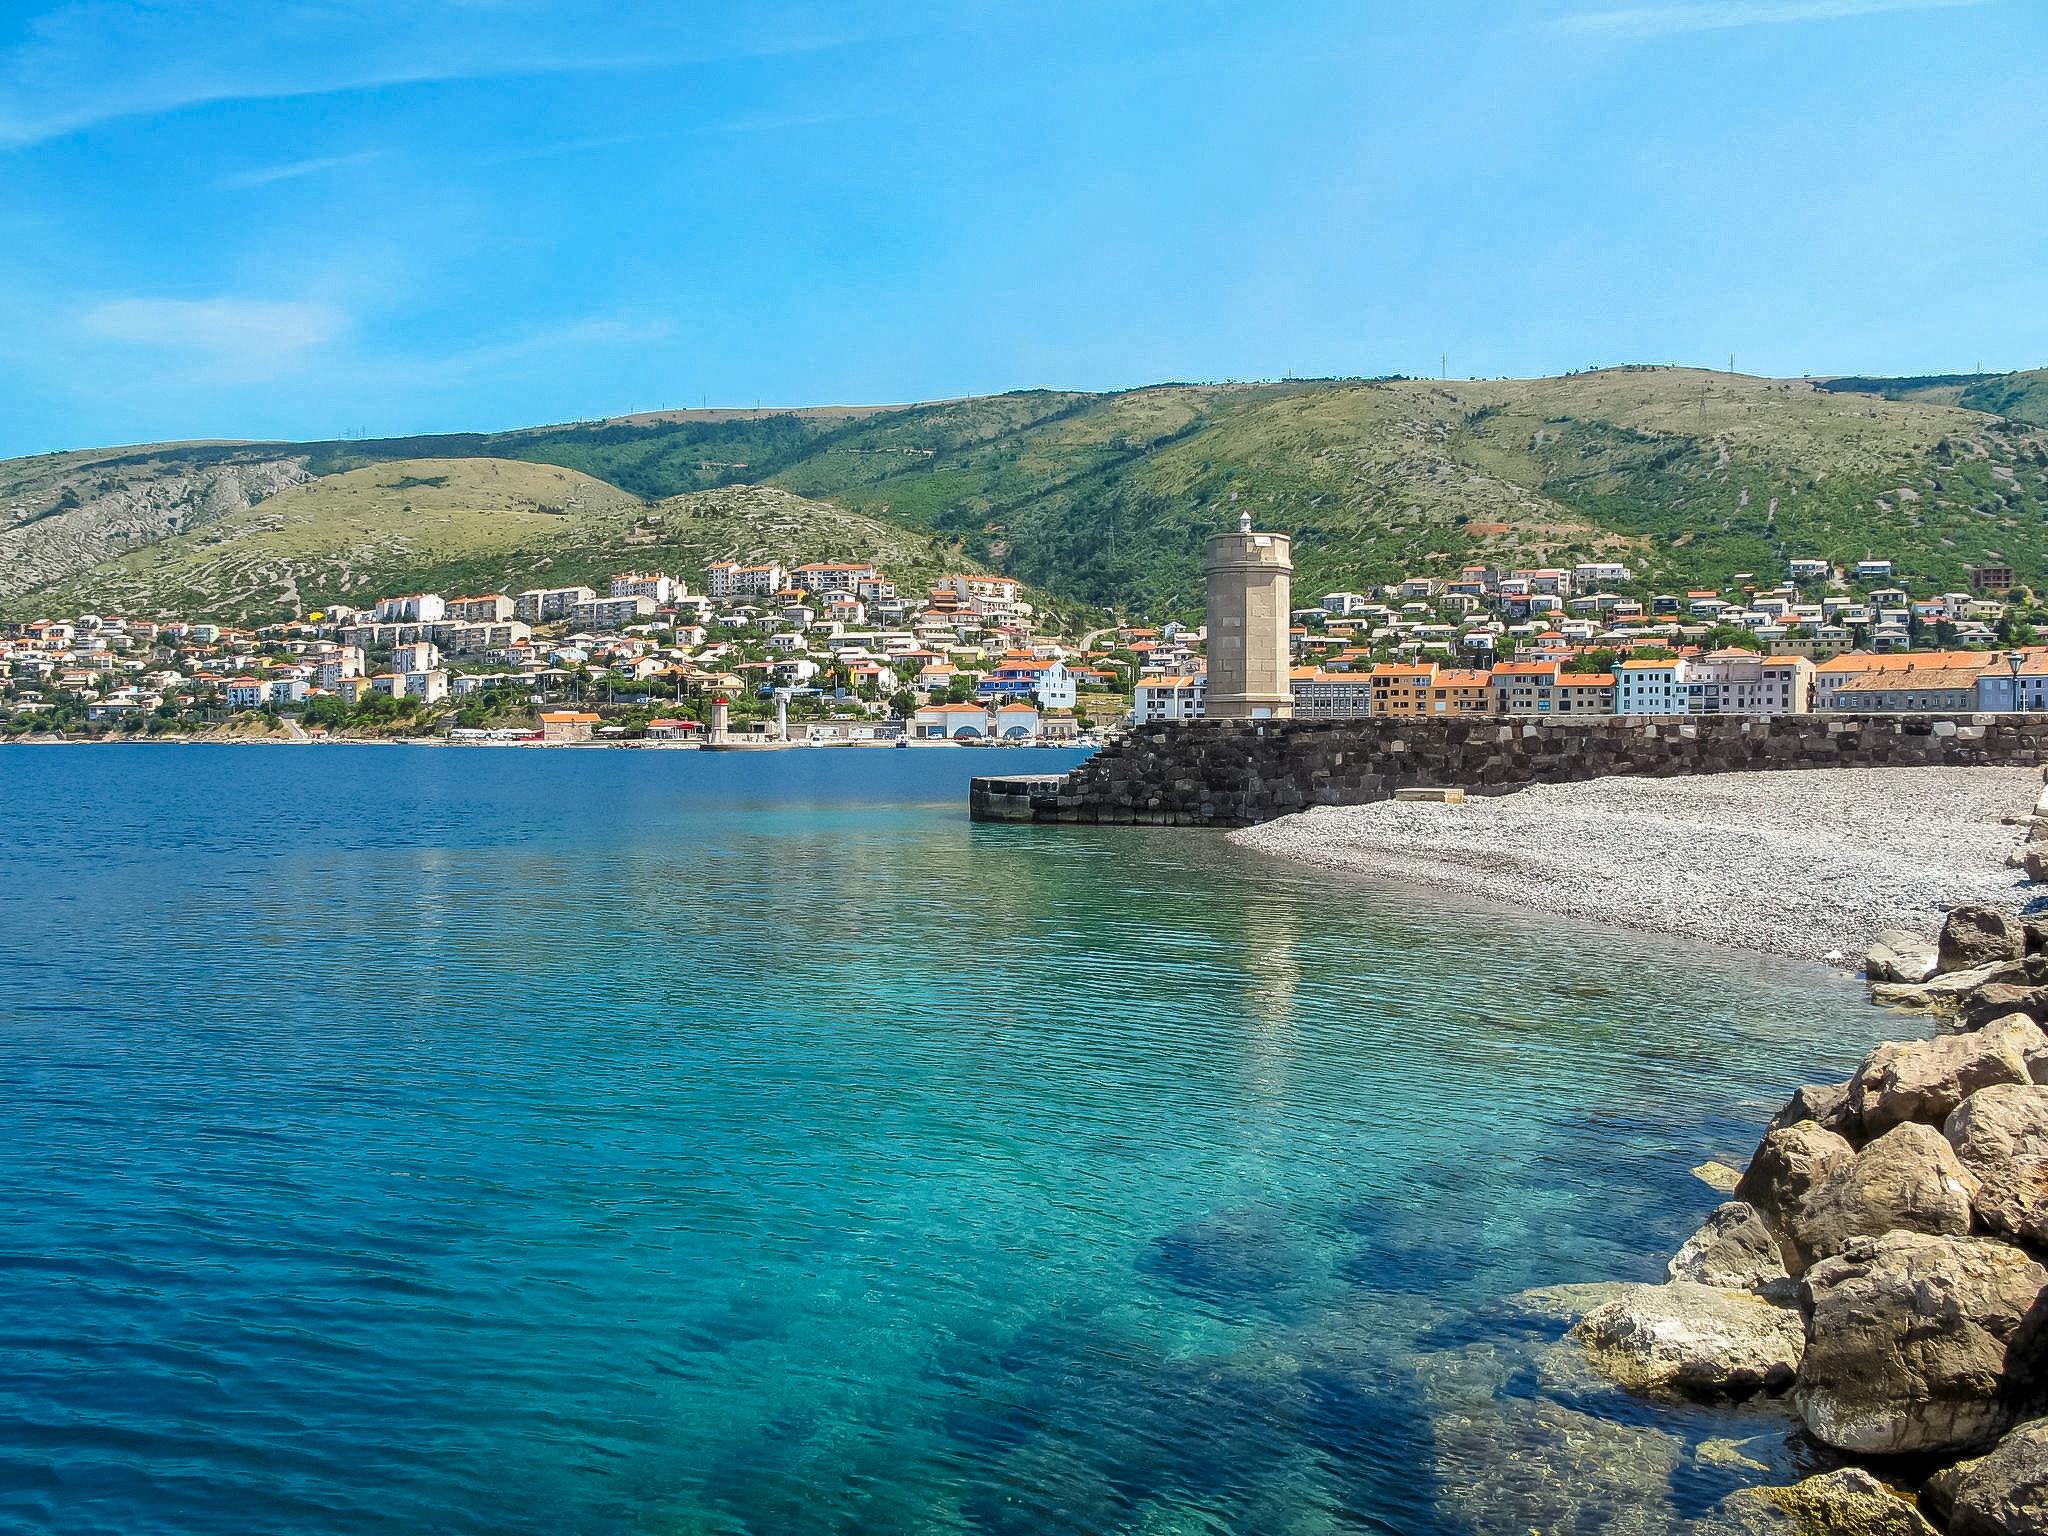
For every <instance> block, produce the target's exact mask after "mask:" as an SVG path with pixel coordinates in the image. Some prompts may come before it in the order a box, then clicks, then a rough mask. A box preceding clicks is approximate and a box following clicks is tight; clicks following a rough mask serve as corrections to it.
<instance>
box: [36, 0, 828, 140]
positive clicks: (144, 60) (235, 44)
mask: <svg viewBox="0 0 2048 1536" xmlns="http://www.w3.org/2000/svg"><path fill="white" fill-rule="evenodd" d="M858 40H860V35H859V34H857V33H850V32H843V31H837V30H833V29H830V28H821V27H818V26H816V25H815V24H807V23H806V21H805V19H804V17H803V13H802V12H801V11H798V12H795V13H794V14H792V15H785V16H777V15H775V14H773V13H772V12H771V11H767V10H762V9H756V8H754V7H744V8H738V9H736V10H735V11H734V12H732V13H729V14H728V15H727V16H726V17H724V18H723V19H721V18H720V17H719V16H717V15H715V14H702V13H700V12H699V10H698V8H697V7H683V6H677V7H673V8H669V7H654V8H650V9H649V10H647V11H645V12H643V13H640V14H639V15H637V16H636V15H633V14H630V13H628V14H620V15H614V16H611V17H609V18H608V20H607V25H606V27H604V28H592V27H591V26H590V25H589V22H588V14H587V12H585V11H584V10H583V8H582V7H580V6H575V5H569V6H556V5H524V4H477V3H474V0H472V3H470V4H463V3H461V0H410V3H408V4H407V5H405V6H404V7H396V8H395V7H392V6H390V5H388V4H383V3H378V0H328V3H325V4H321V5H304V6H292V5H285V6H281V5H277V4H275V3H274V0H194V3H191V4H185V5H176V6H172V5H164V4H161V3H158V0H71V3H66V4H59V5H56V6H54V7H53V8H51V9H49V10H47V11H46V12H44V13H43V14H42V15H40V16H37V17H35V18H33V19H32V20H31V21H30V22H29V23H28V24H27V26H26V28H25V29H24V30H23V33H22V36H21V39H20V41H18V42H16V43H14V44H13V45H12V46H10V47H7V48H4V49H0V148H7V147H20V146H22V145H28V144H35V143H39V142H41V141H43V140H45V139H50V138H55V137H57V136H59V135H62V134H66V133H72V132H76V131H78V130H80V129H83V128H89V127H91V126H93V125H95V124H98V123H103V122H107V121H109V120H111V119H114V118H120V117H134V116H148V115H153V114H158V113H163V112H172V111H178V110H180V109H183V108H187V107H196V106H203V105H206V104H209V103H219V102H229V101H257V100H278V99H284V98H289V97H297V96H317V95H327V94H332V93H335V92H343V91H356V90H371V89H377V88H382V87H394V86H408V85H430V84H436V83H442V82H449V81H461V80H487V79H501V78H509V77H514V76H538V75H567V74H597V73H619V72H625V71H638V70H648V69H668V68H680V67H685V66H689V65H694V64H701V63H708V62H712V61H716V60H725V59H736V58H766V57H774V56H778V55H786V54H795V53H804V52H812V51H816V50H819V49H825V48H831V47H837V46H842V45H844V44H847V43H849V42H854V41H858Z"/></svg>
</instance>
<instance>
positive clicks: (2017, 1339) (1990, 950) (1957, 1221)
mask: <svg viewBox="0 0 2048 1536" xmlns="http://www.w3.org/2000/svg"><path fill="white" fill-rule="evenodd" d="M2039 811H2040V815H2041V816H2042V817H2044V818H2048V794H2044V795H2043V797H2042V800H2041V803H2040V807H2039ZM1866 973H1867V975H1868V976H1869V978H1870V980H1871V987H1872V995H1873V997H1874V998H1875V999H1876V1000H1877V1001H1880V1002H1884V1003H1888V1004H1890V1005H1893V1006H1898V1007H1910V1008H1917V1009H1922V1010H1925V1011H1927V1012H1928V1013H1930V1014H1931V1015H1932V1016H1933V1018H1934V1021H1935V1024H1936V1032H1935V1033H1934V1034H1933V1036H1932V1037H1931V1038H1918V1039H1910V1040H1899V1041H1892V1042H1888V1043H1886V1044H1883V1045H1879V1046H1878V1047H1876V1048H1875V1049H1874V1050H1872V1051H1871V1052H1870V1053H1869V1054H1868V1055H1867V1056H1866V1057H1865V1058H1864V1059H1863V1061H1862V1063H1861V1064H1860V1065H1859V1066H1858V1067H1857V1069H1856V1071H1855V1072H1854V1074H1853V1075H1851V1076H1850V1077H1849V1079H1848V1080H1847V1081H1845V1082H1840V1083H1824V1084H1809V1085H1808V1086H1806V1087H1802V1088H1800V1089H1798V1090H1797V1091H1796V1092H1795V1093H1794V1094H1793V1095H1792V1097H1791V1098H1790V1099H1789V1100H1788V1101H1787V1102H1786V1104H1785V1105H1784V1107H1783V1108H1782V1109H1781V1110H1779V1112H1778V1113H1777V1115H1776V1116H1775V1117H1774V1118H1773V1119H1772V1120H1771V1122H1770V1124H1769V1126H1768V1128H1767V1129H1766V1131H1765V1134H1764V1137H1763V1140H1762V1142H1761V1143H1760V1144H1759V1145H1758V1147H1757V1149H1756V1152H1755V1154H1754V1155H1753V1156H1752V1157H1751V1159H1750V1162H1749V1166H1748V1168H1747V1170H1746V1171H1744V1172H1742V1173H1741V1174H1739V1175H1738V1174H1736V1173H1735V1171H1734V1170H1732V1169H1722V1168H1719V1167H1718V1166H1717V1165H1711V1164H1710V1165H1706V1166H1705V1167H1703V1168H1702V1169H1701V1173H1702V1176H1703V1177H1708V1178H1709V1181H1710V1182H1715V1183H1717V1185H1718V1187H1721V1188H1722V1189H1724V1190H1725V1191H1726V1193H1727V1195H1728V1199H1727V1200H1726V1201H1725V1202H1724V1203H1723V1204H1721V1205H1720V1206H1718V1207H1717V1208H1716V1209H1715V1210H1714V1211H1713V1213H1712V1214H1711V1215H1710V1216H1708V1218H1707V1220H1706V1221H1705V1223H1704V1224H1703V1225H1702V1226H1701V1227H1700V1229H1699V1230H1698V1231H1697V1232H1696V1233H1694V1234H1693V1236H1692V1237H1691V1238H1689V1239H1687V1241H1686V1242H1685V1243H1684V1244H1683V1245H1682V1246H1681V1247H1680V1248H1679V1250H1678V1252H1677V1253H1676V1254H1675V1255H1674V1256H1673V1257H1672V1258H1671V1261H1670V1263H1669V1265H1668V1267H1667V1276H1668V1278H1667V1279H1666V1281H1665V1282H1664V1283H1662V1284H1657V1285H1618V1286H1588V1287H1566V1288H1561V1290H1560V1291H1559V1292H1553V1293H1550V1294H1552V1295H1554V1296H1555V1295H1564V1296H1565V1300H1566V1310H1568V1311H1570V1312H1572V1313H1573V1314H1574V1315H1576V1316H1577V1321H1576V1322H1575V1323H1574V1325H1573V1327H1572V1329H1571V1333H1570V1337H1571V1338H1572V1339H1573V1340H1575V1341H1576V1342H1577V1343H1578V1344H1579V1345H1580V1346H1581V1347H1582V1348H1583V1350H1584V1352H1585V1356H1586V1358H1587V1360H1588V1361H1590V1363H1591V1364H1592V1365H1593V1366H1594V1367H1595V1368H1596V1369H1598V1370H1599V1371H1601V1372H1603V1373H1604V1374H1606V1375H1607V1376H1609V1377H1610V1378H1612V1379H1613V1380H1615V1381H1616V1382H1618V1383H1620V1384H1621V1385H1622V1386H1623V1387H1625V1388H1628V1389H1629V1390H1631V1391H1634V1392H1637V1393H1641V1394H1644V1395H1648V1396H1678V1397H1690V1398H1709V1399H1711V1398H1753V1397H1758V1396H1767V1397H1777V1398H1780V1399H1781V1400H1782V1401H1783V1403H1784V1405H1785V1406H1786V1408H1787V1409H1788V1411H1789V1412H1790V1413H1791V1414H1792V1415H1793V1416H1795V1417H1796V1418H1797V1419H1798V1421H1799V1422H1800V1423H1801V1424H1802V1425H1803V1427H1804V1428H1805V1430H1806V1432H1807V1434H1808V1435H1810V1436H1811V1437H1812V1439H1813V1440H1814V1441H1816V1442H1818V1443H1819V1444H1820V1445H1822V1446H1825V1447H1827V1448H1829V1450H1831V1451H1832V1452H1833V1453H1834V1454H1835V1456H1837V1457H1838V1458H1840V1459H1841V1460H1842V1461H1844V1462H1845V1463H1847V1465H1844V1466H1843V1467H1841V1468H1838V1469H1837V1470H1834V1471H1831V1472H1828V1473H1826V1474H1823V1475H1820V1476H1816V1477H1812V1478H1809V1479H1808V1480H1807V1481H1805V1482H1803V1483H1800V1484H1797V1485H1795V1486H1793V1487H1790V1488H1772V1489H1759V1490H1755V1491H1754V1494H1755V1500H1756V1501H1759V1502H1753V1503H1752V1505H1751V1507H1752V1508H1753V1509H1755V1510H1760V1511H1761V1510H1768V1511H1769V1512H1770V1514H1771V1520H1770V1522H1769V1523H1768V1524H1767V1525H1766V1526H1765V1527H1764V1528H1769V1529H1778V1528H1783V1529H1790V1530H1795V1531H1813V1532H1820V1531H1858V1532H1863V1531H1868V1532H1895V1533H1902V1536H1915V1533H1931V1532H1933V1531H1934V1530H1935V1529H1936V1528H1937V1527H1938V1528H1939V1529H1942V1530H1945V1531H1947V1532H1948V1533H1949V1536H2021V1533H2023V1532H2032V1533H2039V1532H2043V1531H2048V917H2038V916H2021V915H2019V914H2016V913H2015V912H2013V911H2011V910H2008V909H2006V908H2003V907H1999V906H1993V905H1989V904H1973V905H1966V906H1961V907H1958V908H1956V909H1954V910H1953V911H1951V912H1950V913H1949V914H1948V917H1947V919H1946V920H1945V922H1944V923H1943V925H1942V928H1941V933H1940V937H1939V939H1938V940H1932V941H1930V940H1926V939H1921V938H1917V937H1915V936H1914V935H1912V934H1910V933H1904V932H1897V933H1890V934H1886V935H1885V936H1884V937H1883V938H1882V940H1881V941H1880V942H1879V943H1878V944H1876V945H1873V946H1872V948H1871V950H1870V953H1869V956H1868V958H1867V960H1866ZM1567 1293H1568V1294H1567ZM1858 1463H1863V1464H1867V1465H1858ZM1872 1470H1876V1471H1878V1472H1881V1473H1882V1474H1883V1476H1882V1478H1881V1479H1880V1478H1879V1477H1877V1476H1873V1475H1872ZM1901 1485H1903V1490H1904V1491H1901ZM1930 1522H1931V1523H1930Z"/></svg>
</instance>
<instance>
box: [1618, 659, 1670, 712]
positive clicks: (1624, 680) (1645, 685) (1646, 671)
mask: <svg viewBox="0 0 2048 1536" xmlns="http://www.w3.org/2000/svg"><path fill="white" fill-rule="evenodd" d="M1684 670H1685V663H1684V662H1683V661H1681V660H1680V659H1679V658H1678V657H1676V656H1672V657H1669V658H1666V659H1664V660H1650V659H1643V660H1637V659H1636V658H1634V657H1631V658H1630V659H1629V660H1627V661H1624V662H1622V663H1621V664H1620V665H1619V666H1617V667H1616V668H1615V669H1614V676H1615V684H1614V712H1615V713H1616V714H1617V715H1682V714H1685V713H1687V708H1686V694H1685V681H1684V675H1683V674H1684Z"/></svg>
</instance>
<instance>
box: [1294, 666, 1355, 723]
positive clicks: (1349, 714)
mask: <svg viewBox="0 0 2048 1536" xmlns="http://www.w3.org/2000/svg"><path fill="white" fill-rule="evenodd" d="M1289 691H1290V692H1291V693H1292V694H1293V695H1294V718H1295V719H1297V720H1362V719H1364V718H1365V717H1366V716H1368V715H1370V714H1371V713H1372V674H1371V673H1369V672H1326V671H1323V670H1321V669H1320V668H1317V667H1297V668H1295V670H1294V673H1293V675H1292V676H1291V677H1290V678H1289Z"/></svg>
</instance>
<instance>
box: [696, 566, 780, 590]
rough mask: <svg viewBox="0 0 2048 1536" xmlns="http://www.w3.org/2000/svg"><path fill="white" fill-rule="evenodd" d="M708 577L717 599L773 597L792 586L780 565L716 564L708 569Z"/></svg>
mask: <svg viewBox="0 0 2048 1536" xmlns="http://www.w3.org/2000/svg"><path fill="white" fill-rule="evenodd" d="M704 575H705V579H706V580H707V581H708V582H709V584H710V587H711V595H712V596H713V597H714V598H732V597H769V596H772V595H773V594H774V593H777V592H780V591H781V590H782V589H783V588H784V587H786V586H788V585H789V577H788V573H787V572H785V571H784V570H783V569H782V567H781V566H779V565H741V564H739V563H738V562H737V561H733V560H715V561H713V562H712V563H711V564H710V565H707V566H705V567H704Z"/></svg>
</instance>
